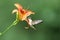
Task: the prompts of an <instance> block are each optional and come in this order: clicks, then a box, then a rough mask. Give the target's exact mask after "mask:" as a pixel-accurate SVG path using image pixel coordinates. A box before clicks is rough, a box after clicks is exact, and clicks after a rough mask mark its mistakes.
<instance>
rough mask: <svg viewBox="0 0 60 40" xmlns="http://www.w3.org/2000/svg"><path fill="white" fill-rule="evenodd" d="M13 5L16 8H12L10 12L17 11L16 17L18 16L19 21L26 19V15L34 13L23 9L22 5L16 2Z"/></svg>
mask: <svg viewBox="0 0 60 40" xmlns="http://www.w3.org/2000/svg"><path fill="white" fill-rule="evenodd" d="M14 5H15V6H16V7H17V9H14V10H13V11H12V13H14V12H18V17H19V20H21V21H24V20H26V19H27V17H28V16H30V15H31V14H34V12H32V11H30V10H25V9H23V7H22V6H21V5H20V4H18V3H15V4H14Z"/></svg>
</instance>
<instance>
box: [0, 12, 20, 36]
mask: <svg viewBox="0 0 60 40" xmlns="http://www.w3.org/2000/svg"><path fill="white" fill-rule="evenodd" d="M18 22H19V20H18V12H17V13H16V20H15V21H14V22H13V23H12V24H11V25H10V26H9V27H7V28H6V29H5V30H4V31H3V32H2V33H0V35H3V34H4V33H6V32H7V31H8V30H9V29H10V28H11V27H12V26H14V25H16V24H17V23H18Z"/></svg>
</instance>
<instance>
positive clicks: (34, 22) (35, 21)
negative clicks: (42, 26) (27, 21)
mask: <svg viewBox="0 0 60 40" xmlns="http://www.w3.org/2000/svg"><path fill="white" fill-rule="evenodd" d="M41 22H43V20H34V21H32V25H35V24H39V23H41Z"/></svg>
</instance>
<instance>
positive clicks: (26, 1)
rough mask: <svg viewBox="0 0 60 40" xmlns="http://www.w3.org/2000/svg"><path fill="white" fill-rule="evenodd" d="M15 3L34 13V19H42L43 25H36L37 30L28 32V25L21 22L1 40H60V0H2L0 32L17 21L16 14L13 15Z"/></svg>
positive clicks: (0, 5)
mask: <svg viewBox="0 0 60 40" xmlns="http://www.w3.org/2000/svg"><path fill="white" fill-rule="evenodd" d="M14 3H20V4H21V5H22V6H23V7H24V8H25V9H27V8H28V9H29V10H32V11H34V12H35V13H36V14H35V15H31V17H32V19H33V20H36V19H42V20H43V23H41V24H38V25H35V28H36V29H37V30H33V29H32V28H30V29H29V30H26V29H24V27H25V26H27V23H26V22H19V23H18V24H17V25H16V26H13V27H12V28H11V29H10V30H8V31H7V32H6V33H5V34H4V35H2V36H0V40H60V0H0V32H3V31H4V30H5V29H6V28H7V27H8V26H9V25H10V24H11V23H12V22H13V21H14V20H15V14H12V13H11V12H12V10H13V9H15V8H16V7H15V6H14Z"/></svg>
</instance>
